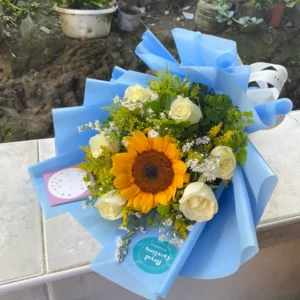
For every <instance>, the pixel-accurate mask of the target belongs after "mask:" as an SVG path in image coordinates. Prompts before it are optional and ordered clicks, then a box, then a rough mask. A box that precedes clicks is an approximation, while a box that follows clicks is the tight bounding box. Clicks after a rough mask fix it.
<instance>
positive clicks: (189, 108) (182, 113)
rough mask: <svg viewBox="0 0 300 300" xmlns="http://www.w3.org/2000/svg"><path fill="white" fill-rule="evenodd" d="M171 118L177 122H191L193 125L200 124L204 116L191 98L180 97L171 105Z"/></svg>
mask: <svg viewBox="0 0 300 300" xmlns="http://www.w3.org/2000/svg"><path fill="white" fill-rule="evenodd" d="M169 116H170V118H172V119H173V120H177V121H190V122H191V123H193V124H194V123H198V122H199V121H200V120H201V119H202V117H203V115H202V111H201V109H200V108H199V106H197V105H196V104H194V103H193V102H192V101H191V100H190V99H189V98H183V97H181V96H178V97H177V99H176V100H174V101H173V103H172V105H171V110H170V112H169Z"/></svg>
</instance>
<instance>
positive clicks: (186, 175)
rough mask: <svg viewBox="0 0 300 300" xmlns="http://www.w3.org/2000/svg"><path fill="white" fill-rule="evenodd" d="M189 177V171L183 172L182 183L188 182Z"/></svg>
mask: <svg viewBox="0 0 300 300" xmlns="http://www.w3.org/2000/svg"><path fill="white" fill-rule="evenodd" d="M190 178H191V175H190V173H185V174H184V175H183V182H184V183H189V182H190Z"/></svg>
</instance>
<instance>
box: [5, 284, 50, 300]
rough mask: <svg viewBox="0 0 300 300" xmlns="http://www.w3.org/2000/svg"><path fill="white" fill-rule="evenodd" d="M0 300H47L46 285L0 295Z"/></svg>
mask: <svg viewBox="0 0 300 300" xmlns="http://www.w3.org/2000/svg"><path fill="white" fill-rule="evenodd" d="M0 300H49V297H48V290H47V286H46V285H41V286H38V287H32V288H29V289H25V290H22V291H16V292H13V293H9V294H7V295H0Z"/></svg>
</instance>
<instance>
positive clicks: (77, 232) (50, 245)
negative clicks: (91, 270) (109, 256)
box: [45, 214, 102, 272]
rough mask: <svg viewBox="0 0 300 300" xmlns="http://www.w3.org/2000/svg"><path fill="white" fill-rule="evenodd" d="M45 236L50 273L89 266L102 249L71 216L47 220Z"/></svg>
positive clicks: (47, 263)
mask: <svg viewBox="0 0 300 300" xmlns="http://www.w3.org/2000/svg"><path fill="white" fill-rule="evenodd" d="M45 235H46V238H45V245H46V267H47V271H48V272H53V271H58V270H63V269H70V268H73V267H76V266H81V265H86V264H89V263H90V262H91V260H93V259H94V258H95V257H96V256H97V255H98V253H99V252H100V250H101V248H102V247H101V245H100V244H99V243H98V242H97V241H96V240H95V239H94V238H93V237H91V236H90V235H89V233H88V232H87V231H86V230H85V229H84V228H83V227H82V226H81V225H80V224H79V223H78V222H77V221H76V220H75V219H74V218H73V217H72V216H71V215H69V214H63V215H59V216H56V217H54V218H51V219H48V220H46V221H45Z"/></svg>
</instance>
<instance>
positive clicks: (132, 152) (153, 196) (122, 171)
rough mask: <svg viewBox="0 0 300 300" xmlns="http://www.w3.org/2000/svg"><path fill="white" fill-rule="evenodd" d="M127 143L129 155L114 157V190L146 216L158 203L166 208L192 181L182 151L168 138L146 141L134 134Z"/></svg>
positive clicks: (119, 154) (137, 132) (139, 135)
mask: <svg viewBox="0 0 300 300" xmlns="http://www.w3.org/2000/svg"><path fill="white" fill-rule="evenodd" d="M125 140H126V142H127V152H123V153H117V154H115V155H114V156H113V157H112V162H113V167H112V169H111V170H110V173H111V174H112V175H113V176H115V177H116V178H115V180H114V186H115V188H117V189H120V195H121V196H122V197H123V198H124V199H127V200H128V202H127V206H128V207H131V208H133V209H135V210H137V211H141V212H143V213H148V212H149V211H150V210H151V209H152V208H154V207H156V206H157V205H158V204H161V205H167V204H168V203H169V202H170V201H171V199H172V198H174V197H175V193H176V190H177V189H180V188H183V184H184V183H185V182H188V181H189V174H188V173H186V170H187V167H186V164H185V163H184V162H182V161H181V160H180V151H179V150H178V149H177V147H176V145H175V144H174V143H172V141H171V140H170V138H169V137H168V136H164V137H156V138H150V137H148V138H147V137H146V136H145V135H144V134H143V133H142V132H141V131H135V132H134V133H133V134H132V136H127V137H126V138H125Z"/></svg>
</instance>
